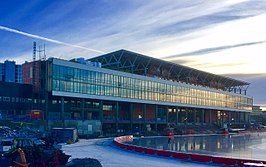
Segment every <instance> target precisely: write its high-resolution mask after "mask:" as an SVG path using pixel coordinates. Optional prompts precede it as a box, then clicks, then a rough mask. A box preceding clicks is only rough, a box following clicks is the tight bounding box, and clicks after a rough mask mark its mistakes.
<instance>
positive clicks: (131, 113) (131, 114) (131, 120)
mask: <svg viewBox="0 0 266 167" xmlns="http://www.w3.org/2000/svg"><path fill="white" fill-rule="evenodd" d="M133 107H134V104H133V103H130V111H129V114H130V115H129V117H130V118H129V119H130V131H131V132H133Z"/></svg>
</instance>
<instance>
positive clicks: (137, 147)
mask: <svg viewBox="0 0 266 167" xmlns="http://www.w3.org/2000/svg"><path fill="white" fill-rule="evenodd" d="M135 151H137V152H144V148H143V147H139V146H135Z"/></svg>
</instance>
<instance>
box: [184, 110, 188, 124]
mask: <svg viewBox="0 0 266 167" xmlns="http://www.w3.org/2000/svg"><path fill="white" fill-rule="evenodd" d="M185 119H186V120H185V122H184V123H185V125H187V123H188V108H186V117H185Z"/></svg>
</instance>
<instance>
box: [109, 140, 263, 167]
mask: <svg viewBox="0 0 266 167" xmlns="http://www.w3.org/2000/svg"><path fill="white" fill-rule="evenodd" d="M130 141H133V136H132V135H130V136H120V137H116V138H115V139H114V140H113V143H114V144H115V145H116V146H118V147H120V148H123V149H127V150H132V151H136V152H140V153H145V154H151V155H156V154H157V155H158V156H164V157H173V158H176V159H181V160H191V161H197V162H203V163H213V164H218V165H226V166H244V165H245V163H254V164H262V165H265V164H266V161H261V160H251V159H237V158H227V157H215V156H209V155H200V154H190V153H182V152H173V151H167V150H157V149H153V148H145V147H141V146H134V145H130V144H128V143H124V142H130Z"/></svg>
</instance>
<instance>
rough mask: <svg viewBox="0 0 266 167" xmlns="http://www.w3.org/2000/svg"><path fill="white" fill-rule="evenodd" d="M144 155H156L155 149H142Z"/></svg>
mask: <svg viewBox="0 0 266 167" xmlns="http://www.w3.org/2000/svg"><path fill="white" fill-rule="evenodd" d="M144 152H145V154H152V155H153V154H156V153H157V150H156V149H152V148H145V149H144Z"/></svg>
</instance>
